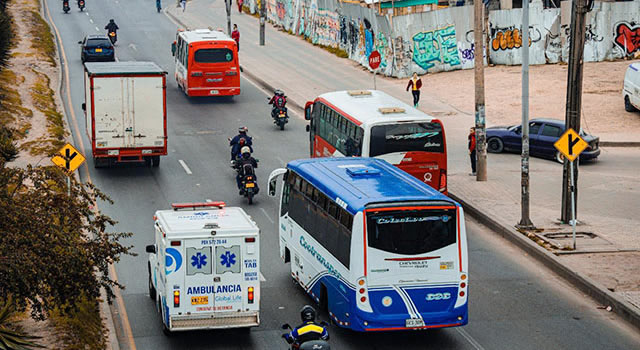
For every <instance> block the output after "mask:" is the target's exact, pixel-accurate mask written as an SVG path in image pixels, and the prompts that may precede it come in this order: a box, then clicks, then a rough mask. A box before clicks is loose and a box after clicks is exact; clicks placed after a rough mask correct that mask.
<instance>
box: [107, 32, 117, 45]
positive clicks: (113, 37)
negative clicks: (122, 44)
mask: <svg viewBox="0 0 640 350" xmlns="http://www.w3.org/2000/svg"><path fill="white" fill-rule="evenodd" d="M108 36H109V40H111V44H113V45H115V44H116V41H118V34H116V32H109V34H108Z"/></svg>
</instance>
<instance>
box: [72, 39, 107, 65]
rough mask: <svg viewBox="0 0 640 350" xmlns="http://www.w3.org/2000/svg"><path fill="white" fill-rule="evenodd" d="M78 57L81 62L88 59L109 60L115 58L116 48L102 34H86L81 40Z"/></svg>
mask: <svg viewBox="0 0 640 350" xmlns="http://www.w3.org/2000/svg"><path fill="white" fill-rule="evenodd" d="M78 44H80V45H81V48H82V49H81V52H80V59H81V60H82V63H84V62H88V61H110V62H113V61H115V60H116V50H115V48H114V47H113V44H111V40H109V38H107V37H106V36H104V35H87V36H85V37H84V39H83V40H82V41H78Z"/></svg>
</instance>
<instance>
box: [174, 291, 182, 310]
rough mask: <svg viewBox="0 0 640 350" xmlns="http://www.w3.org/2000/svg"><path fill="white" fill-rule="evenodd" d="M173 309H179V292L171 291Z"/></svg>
mask: <svg viewBox="0 0 640 350" xmlns="http://www.w3.org/2000/svg"><path fill="white" fill-rule="evenodd" d="M173 307H180V291H179V290H174V291H173Z"/></svg>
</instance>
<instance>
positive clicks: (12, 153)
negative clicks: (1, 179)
mask: <svg viewBox="0 0 640 350" xmlns="http://www.w3.org/2000/svg"><path fill="white" fill-rule="evenodd" d="M16 158H18V147H16V144H15V142H14V140H13V133H12V132H11V129H9V128H2V129H0V167H2V165H3V164H4V163H8V162H10V161H12V160H14V159H16Z"/></svg>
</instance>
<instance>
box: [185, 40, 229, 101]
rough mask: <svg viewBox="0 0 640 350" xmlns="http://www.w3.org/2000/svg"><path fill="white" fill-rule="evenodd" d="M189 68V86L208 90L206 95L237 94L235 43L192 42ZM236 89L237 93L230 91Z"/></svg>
mask: <svg viewBox="0 0 640 350" xmlns="http://www.w3.org/2000/svg"><path fill="white" fill-rule="evenodd" d="M190 53H193V58H192V59H191V61H192V62H191V67H190V68H189V72H190V76H189V80H190V82H189V86H190V87H193V88H200V89H202V90H208V93H207V95H228V94H238V93H239V89H240V72H239V68H238V57H237V50H236V47H235V43H228V44H226V43H225V44H224V45H211V44H206V45H205V44H204V43H201V44H198V43H194V44H193V45H192V49H191V51H190ZM231 89H236V90H237V91H238V92H237V93H230V90H231Z"/></svg>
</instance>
